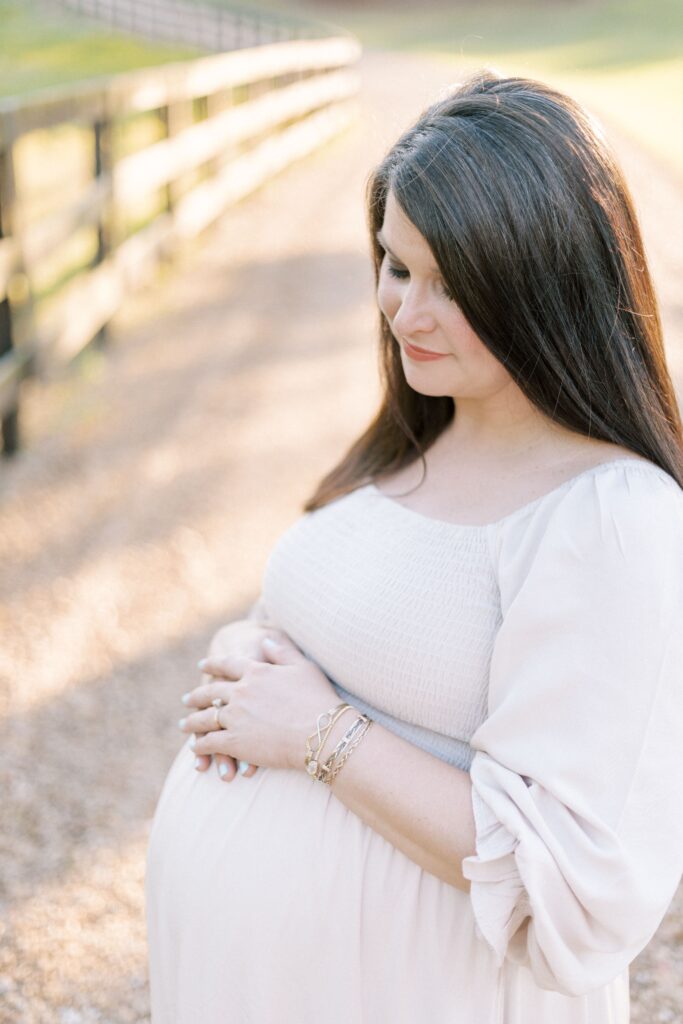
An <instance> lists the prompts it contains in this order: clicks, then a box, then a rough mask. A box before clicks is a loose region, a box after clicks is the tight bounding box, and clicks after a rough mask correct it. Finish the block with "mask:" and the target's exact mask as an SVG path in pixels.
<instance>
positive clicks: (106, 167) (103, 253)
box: [91, 114, 113, 348]
mask: <svg viewBox="0 0 683 1024" xmlns="http://www.w3.org/2000/svg"><path fill="white" fill-rule="evenodd" d="M111 134H112V133H111V120H110V118H109V116H108V115H107V114H104V115H103V117H102V119H101V120H98V121H95V123H94V125H93V140H94V153H93V158H94V159H93V175H94V178H95V182H96V183H98V184H99V183H101V182H102V181H103V180H104V179H105V178H106V177H109V178H110V180H111V169H112V152H111V142H112V139H111ZM112 219H113V210H112V204H111V201H109V202H104V203H103V204H102V205H101V206H100V214H99V217H98V218H97V248H96V250H95V258H94V259H93V262H92V265H93V267H97V266H99V265H100V263H103V262H104V261H105V259H106V258H107V256H108V254H109V253H110V252H111V249H112V230H113V225H112ZM106 343H107V325H106V324H103V325H102V327H100V329H99V331H98V332H97V334H95V336H94V338H93V340H92V343H91V344H92V345H93V346H94V347H95V348H103V347H104V346H105V345H106Z"/></svg>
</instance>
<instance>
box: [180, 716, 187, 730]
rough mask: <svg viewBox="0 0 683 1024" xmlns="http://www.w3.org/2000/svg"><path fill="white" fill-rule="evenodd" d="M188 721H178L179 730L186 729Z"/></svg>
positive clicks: (183, 719) (184, 719) (181, 719)
mask: <svg viewBox="0 0 683 1024" xmlns="http://www.w3.org/2000/svg"><path fill="white" fill-rule="evenodd" d="M186 721H187V719H186V718H179V719H178V728H179V729H183V728H184V727H185V722H186Z"/></svg>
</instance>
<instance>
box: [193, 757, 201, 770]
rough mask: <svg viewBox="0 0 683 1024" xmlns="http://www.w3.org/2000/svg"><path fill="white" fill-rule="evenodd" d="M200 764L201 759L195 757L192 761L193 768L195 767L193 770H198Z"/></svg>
mask: <svg viewBox="0 0 683 1024" xmlns="http://www.w3.org/2000/svg"><path fill="white" fill-rule="evenodd" d="M201 763H202V760H201V758H200V757H195V759H194V766H195V768H199V766H200V764H201Z"/></svg>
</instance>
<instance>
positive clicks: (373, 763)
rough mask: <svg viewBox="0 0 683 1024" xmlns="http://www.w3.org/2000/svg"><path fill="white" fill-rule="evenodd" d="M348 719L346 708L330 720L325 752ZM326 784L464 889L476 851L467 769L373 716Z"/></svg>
mask: <svg viewBox="0 0 683 1024" xmlns="http://www.w3.org/2000/svg"><path fill="white" fill-rule="evenodd" d="M358 713H359V714H360V712H358ZM353 720H354V715H353V713H352V712H350V711H347V712H346V713H345V714H344V715H342V717H341V718H340V719H339V720H338V721H337V722H335V724H334V726H333V727H332V731H331V732H330V735H329V737H328V739H327V741H326V742H325V746H324V748H323V754H327V755H329V754H330V753H331V752H332V750H333V749H334V747H335V746H336V744H337V743H338V742H339V740H340V739H341V737H342V736H343V735H344V733H345V732H346V730H347V729H348V728H349V726H350V725H351V723H352V722H353ZM305 742H306V741H305V738H304V739H303V740H302V742H301V751H300V755H301V756H300V765H299V766H300V767H301V769H302V771H305V764H304V757H305V754H306V750H305ZM297 767H298V766H297ZM319 785H325V783H322V782H321V783H319ZM329 785H330V786H331V788H332V791H333V792H334V795H335V796H336V797H337V798H338V799H339V800H341V802H342V803H343V804H345V805H346V807H348V808H349V810H351V811H353V812H354V814H357V815H358V817H359V818H361V819H362V820H363V821H364V822H365V823H366V824H367V825H369V826H370V828H372V829H373V830H374V831H375V832H379V834H380V835H381V836H384V838H385V839H387V840H388V841H389V842H390V843H391V844H392V845H393V846H396V847H398V849H399V850H401V851H402V852H403V853H405V855H406V856H407V857H409V858H410V859H411V860H412V861H414V862H415V863H416V864H419V865H420V867H422V868H424V870H425V871H428V872H429V873H430V874H432V875H436V877H437V878H440V879H442V881H444V882H448V883H449V884H450V885H454V886H455V887H456V888H458V889H462V890H463V891H464V892H468V891H469V888H470V883H469V881H468V880H467V879H466V878H464V877H463V875H462V872H461V863H462V860H463V858H464V857H467V856H470V855H471V854H474V853H475V827H474V816H473V812H472V795H471V792H472V786H471V783H470V777H469V773H468V772H465V771H461V770H460V769H459V768H454V767H453V766H451V765H449V764H447V763H446V762H445V761H442V760H441V759H440V758H438V757H434V756H433V755H432V754H428V753H427V752H426V751H424V750H421V749H420V748H419V747H416V746H415V744H413V743H410V742H408V740H405V739H403V738H402V737H401V736H397V735H396V734H395V733H393V732H391V731H390V730H389V729H386V728H384V726H382V725H380V724H379V722H373V724H372V726H371V728H370V729H369V730H368V732H367V733H366V735H365V736H363V738H362V739H361V741H360V743H359V744H358V746H357V747H356V748H355V749H354V750H353V751H352V753H351V755H350V756H349V758H348V760H347V761H346V762H345V764H344V765H343V767H342V768H341V770H340V771H339V772H338V774H337V775H336V776H335V778H334V779H333V780H332V782H331V783H330V784H329Z"/></svg>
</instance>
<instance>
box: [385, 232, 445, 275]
mask: <svg viewBox="0 0 683 1024" xmlns="http://www.w3.org/2000/svg"><path fill="white" fill-rule="evenodd" d="M375 238H376V239H377V241H378V242H379V244H380V245H381V246H382V248H383V249H386V251H387V252H388V253H389V255H390V256H391V258H392V259H393V260H395V261H396V262H397V263H401V265H403V264H402V261H401V260H400V259H399V258H398V256H397V255H396V253H395V252H392V250H391V249H390V248H389V246H388V245H387V243H386V241H385V239H384V235H383V234H382V230H381V228H380V229H379V230H378V231H376V232H375ZM430 269H431V272H432V273H433V274H440V273H441V272H440V270H439V268H438V267H437V265H436V263H434V262H432V264H431V267H430Z"/></svg>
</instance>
